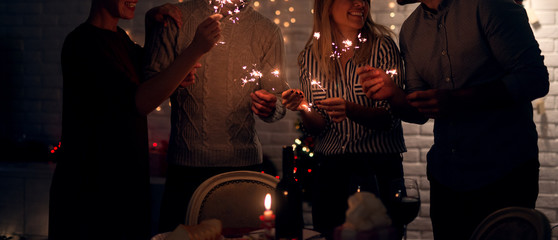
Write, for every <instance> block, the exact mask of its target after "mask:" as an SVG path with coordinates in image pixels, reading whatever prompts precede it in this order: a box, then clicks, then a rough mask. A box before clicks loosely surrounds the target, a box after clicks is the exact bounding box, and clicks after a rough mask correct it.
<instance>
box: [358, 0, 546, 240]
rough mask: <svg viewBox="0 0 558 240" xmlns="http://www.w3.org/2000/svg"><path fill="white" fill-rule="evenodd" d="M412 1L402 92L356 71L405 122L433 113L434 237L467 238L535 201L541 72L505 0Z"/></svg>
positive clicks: (520, 14) (522, 20)
mask: <svg viewBox="0 0 558 240" xmlns="http://www.w3.org/2000/svg"><path fill="white" fill-rule="evenodd" d="M398 2H399V3H400V4H405V3H409V2H416V1H413V0H398ZM420 3H421V4H420V5H419V6H418V7H417V9H416V10H415V11H414V12H413V13H412V14H411V15H410V16H409V18H407V20H406V21H405V22H404V24H403V26H402V28H401V33H400V47H401V52H402V54H403V58H404V60H405V65H406V93H404V92H403V91H401V90H398V89H397V88H396V87H394V86H393V85H394V84H393V83H392V81H389V78H387V77H385V76H384V74H383V73H381V72H382V71H375V70H372V71H370V69H369V68H361V69H359V73H360V77H361V81H362V82H363V87H364V89H365V91H366V92H367V96H369V97H371V98H381V99H388V100H390V102H391V103H392V106H394V111H395V112H396V113H398V114H399V115H400V116H401V118H402V119H403V120H406V121H411V122H416V123H424V122H425V121H426V120H427V118H434V119H435V122H434V145H433V146H432V147H431V149H430V151H429V152H428V155H427V163H428V165H427V175H428V179H429V181H430V186H431V188H430V190H431V191H430V194H431V196H430V203H431V207H430V217H431V219H432V225H433V231H434V238H435V239H437V240H438V239H468V238H469V237H470V235H471V233H472V232H473V231H474V229H475V228H476V226H477V225H478V224H479V223H480V222H481V221H482V220H483V219H484V218H485V217H486V216H487V215H489V214H490V213H492V212H494V211H495V210H498V209H500V208H504V207H508V206H522V207H528V208H534V207H535V202H536V199H537V195H538V177H539V161H538V146H537V131H536V128H535V124H534V122H533V108H532V104H531V101H532V100H534V99H536V98H539V97H542V96H544V95H546V94H547V92H548V88H549V81H548V71H547V69H546V67H545V65H544V62H543V57H542V56H541V51H540V49H539V45H538V43H537V41H536V40H535V37H534V35H533V32H532V30H531V28H530V26H529V23H528V19H527V14H526V12H525V10H524V9H523V8H522V7H521V6H520V5H518V4H516V3H515V2H514V1H513V0H491V1H483V0H421V1H420Z"/></svg>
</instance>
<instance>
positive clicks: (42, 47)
mask: <svg viewBox="0 0 558 240" xmlns="http://www.w3.org/2000/svg"><path fill="white" fill-rule="evenodd" d="M173 1H174V0H173ZM259 1H260V2H261V3H262V7H261V8H260V11H261V12H262V13H264V14H265V15H266V16H269V17H270V18H272V19H273V18H276V17H277V16H275V15H274V14H275V13H274V12H275V10H276V9H280V10H281V12H282V13H281V15H280V16H278V17H279V18H280V19H281V22H284V21H288V20H290V18H292V17H294V18H295V19H296V22H295V23H294V24H291V26H290V27H288V28H285V27H283V28H282V29H283V35H284V39H285V44H286V50H287V66H288V70H287V73H286V74H287V76H288V79H289V84H290V85H291V86H292V87H298V79H297V77H298V76H297V74H298V69H297V65H296V57H297V55H298V52H299V51H300V50H301V49H302V47H303V46H304V44H305V43H306V40H307V39H308V37H309V35H310V33H311V24H312V18H311V15H310V9H311V6H312V2H313V1H311V0H276V1H275V2H274V3H272V2H269V0H259ZM165 2H167V1H164V0H143V1H140V3H139V4H138V9H137V10H136V18H135V19H134V20H131V21H121V22H120V25H121V26H122V27H123V28H124V29H127V30H128V31H129V33H130V35H131V36H132V38H133V39H134V40H135V41H137V42H138V43H139V44H143V35H144V30H143V21H144V16H143V15H144V13H145V11H147V9H149V8H151V7H153V6H156V5H160V4H162V3H165ZM89 4H90V1H73V0H58V1H41V0H27V1H24V2H20V1H8V0H0V53H1V57H0V101H1V102H2V103H3V104H2V106H3V108H2V114H1V117H0V140H8V141H21V140H25V139H27V140H38V141H41V142H43V143H46V144H56V143H57V142H58V141H59V139H60V124H61V111H62V107H61V99H62V78H61V71H60V50H61V46H62V43H63V40H64V37H65V36H66V35H67V34H68V33H69V32H70V31H71V30H72V29H73V28H75V27H76V26H77V25H78V24H79V23H81V22H83V21H84V20H85V19H86V17H87V14H88V11H89ZM525 5H526V6H530V7H531V8H532V9H533V10H534V12H535V14H536V16H537V17H538V19H539V22H538V25H535V27H534V33H535V36H536V38H537V40H538V41H539V43H540V45H541V49H542V51H543V54H544V55H545V64H546V65H547V66H548V70H549V73H550V80H551V90H550V93H549V95H548V96H546V97H545V98H544V100H543V102H544V107H545V110H546V112H545V114H542V115H539V114H537V113H536V112H535V117H534V119H535V122H536V123H537V129H538V131H539V136H540V139H539V146H540V151H541V153H540V159H541V177H540V196H539V200H538V202H537V208H538V209H539V210H541V211H542V212H544V213H545V214H546V215H547V216H548V218H549V219H550V221H551V222H553V223H554V225H555V224H558V126H557V125H558V103H556V100H557V97H558V79H556V76H558V1H556V0H530V2H525ZM289 6H292V7H294V9H295V11H294V12H292V13H290V12H288V11H287V10H286V9H287V7H289ZM415 7H416V5H409V6H398V5H396V4H393V0H372V12H373V17H374V19H375V20H376V21H377V22H378V23H381V24H385V25H387V26H392V27H393V29H394V32H396V33H398V32H399V27H400V26H401V23H402V22H403V20H404V19H405V18H406V16H407V15H408V14H409V13H410V12H411V11H412V10H413V9H414V8H415ZM392 12H393V13H394V15H393V17H391V16H390V15H391V13H392ZM168 110H169V108H168V105H167V104H163V105H162V110H161V111H160V112H155V113H152V114H151V115H150V117H149V121H150V141H152V142H161V141H163V140H166V139H167V138H168V131H169V125H168V124H169V123H168V122H169V120H168ZM296 119H297V115H296V114H294V113H289V114H288V115H287V117H286V118H285V119H284V120H282V121H280V122H277V123H274V124H267V123H263V122H258V123H257V128H258V131H259V136H260V139H261V141H262V143H263V148H264V151H265V153H266V154H268V155H269V156H270V157H271V159H272V160H273V161H275V162H276V163H278V162H279V160H280V154H281V151H280V147H281V145H285V144H291V143H292V142H293V140H294V138H296V137H298V136H299V133H298V132H297V131H296V130H295V129H294V125H295V121H296ZM404 131H405V136H406V142H407V146H408V152H407V153H405V155H404V157H405V161H404V167H405V172H406V175H408V176H412V177H417V178H419V180H420V185H421V189H422V194H421V195H422V197H423V201H422V202H423V204H422V208H421V213H420V216H419V218H417V219H416V220H415V221H414V222H413V223H411V224H410V226H409V239H432V233H431V226H430V219H429V218H428V210H429V208H430V206H429V202H430V201H429V197H428V194H429V185H428V181H427V180H426V177H425V168H426V152H427V151H428V149H429V147H430V145H431V144H432V122H428V123H427V124H425V125H422V126H419V125H414V124H407V123H405V124H404ZM4 156H5V155H0V159H2V160H4ZM10 160H11V159H10ZM13 160H17V159H13ZM6 184H7V183H6ZM6 184H4V183H2V184H0V192H2V190H5V189H6V188H5V186H7V185H6ZM14 184H21V183H20V182H14ZM42 188H44V187H42ZM41 191H44V189H42V190H41ZM19 194H20V193H17V194H16V195H13V197H14V198H13V199H12V198H9V197H6V196H7V195H3V194H0V195H2V196H3V198H2V199H3V200H2V201H0V235H2V233H4V232H3V230H7V228H8V227H11V228H13V229H16V230H17V231H19V232H21V231H25V230H24V227H23V226H22V225H21V224H22V222H24V221H23V220H22V219H21V217H16V218H14V219H8V220H6V218H10V217H9V216H6V215H3V214H2V213H5V212H2V210H5V209H6V207H7V208H10V207H14V208H18V207H19V208H21V207H20V206H19V205H17V204H15V203H16V202H17V198H19V197H20V195H19ZM44 195H45V194H44V192H43V194H42V196H43V199H42V201H48V200H47V199H46V196H44ZM14 204H15V205H14ZM37 221H38V222H37ZM25 223H26V224H27V225H26V226H27V228H28V231H30V232H29V233H31V234H38V235H46V232H45V230H44V229H45V228H37V227H36V226H39V225H40V224H43V225H44V224H45V222H44V216H39V217H36V218H32V217H29V220H28V221H25ZM37 229H39V230H37ZM40 229H42V230H40ZM557 236H558V232H557V230H555V232H554V239H557Z"/></svg>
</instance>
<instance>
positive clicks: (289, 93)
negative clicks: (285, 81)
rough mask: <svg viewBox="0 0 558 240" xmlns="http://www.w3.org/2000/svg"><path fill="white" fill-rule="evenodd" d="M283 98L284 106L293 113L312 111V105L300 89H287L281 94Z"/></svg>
mask: <svg viewBox="0 0 558 240" xmlns="http://www.w3.org/2000/svg"><path fill="white" fill-rule="evenodd" d="M281 98H282V99H283V100H281V102H282V103H283V105H284V106H285V107H286V108H287V109H289V110H291V111H308V112H310V111H311V108H310V104H308V102H307V101H306V98H304V93H303V92H302V91H301V90H299V89H287V90H286V91H284V92H283V93H282V94H281Z"/></svg>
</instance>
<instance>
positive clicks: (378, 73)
mask: <svg viewBox="0 0 558 240" xmlns="http://www.w3.org/2000/svg"><path fill="white" fill-rule="evenodd" d="M357 74H358V75H359V77H360V83H361V85H362V89H363V91H364V92H365V93H366V96H367V97H368V98H370V99H373V100H389V99H390V98H392V97H393V96H394V95H395V94H396V92H397V91H400V88H399V87H398V86H397V85H396V84H395V82H394V81H393V79H392V77H393V75H396V74H397V70H387V71H384V70H382V69H378V68H373V67H371V66H368V65H366V66H363V67H359V68H357ZM390 75H391V76H390Z"/></svg>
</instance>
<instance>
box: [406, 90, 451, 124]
mask: <svg viewBox="0 0 558 240" xmlns="http://www.w3.org/2000/svg"><path fill="white" fill-rule="evenodd" d="M450 100H451V92H450V90H441V89H430V90H426V91H416V92H413V93H410V94H409V95H407V101H409V104H410V105H411V106H413V107H415V108H417V109H418V111H419V112H420V113H422V114H424V116H426V117H428V118H439V117H441V116H444V115H447V114H448V113H449V112H450V110H451V109H450V108H451V107H452V106H451V101H450Z"/></svg>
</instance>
